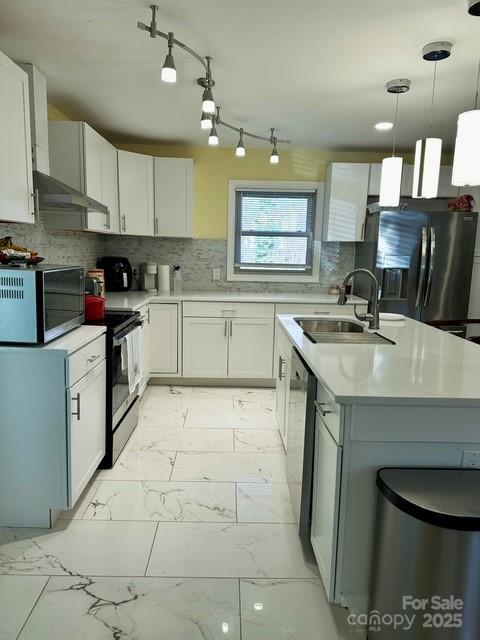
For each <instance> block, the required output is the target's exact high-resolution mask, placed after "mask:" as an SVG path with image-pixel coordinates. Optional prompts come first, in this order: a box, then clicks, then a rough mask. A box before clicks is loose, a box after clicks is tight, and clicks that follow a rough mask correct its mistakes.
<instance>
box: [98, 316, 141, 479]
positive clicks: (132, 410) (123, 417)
mask: <svg viewBox="0 0 480 640" xmlns="http://www.w3.org/2000/svg"><path fill="white" fill-rule="evenodd" d="M87 324H95V325H103V326H105V327H106V328H107V333H106V361H107V389H106V446H105V457H104V458H103V460H102V462H101V463H100V467H101V468H102V469H110V468H111V467H113V465H114V463H115V461H116V459H117V458H118V456H119V455H120V453H121V451H122V449H123V447H124V446H125V444H126V443H127V441H128V439H129V438H130V436H131V435H132V433H133V431H134V430H135V428H136V426H137V423H138V405H139V398H138V391H139V390H138V385H136V386H135V388H133V390H132V386H131V385H130V383H129V377H128V370H129V367H128V350H127V348H126V341H127V335H128V334H129V333H131V332H132V331H133V330H134V329H136V328H137V327H140V326H142V321H141V320H140V314H139V313H138V311H107V312H106V313H105V319H104V320H103V321H102V322H89V323H87Z"/></svg>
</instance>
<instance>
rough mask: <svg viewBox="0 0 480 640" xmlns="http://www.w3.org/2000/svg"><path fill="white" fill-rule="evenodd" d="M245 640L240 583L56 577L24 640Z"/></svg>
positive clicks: (23, 634)
mask: <svg viewBox="0 0 480 640" xmlns="http://www.w3.org/2000/svg"><path fill="white" fill-rule="evenodd" d="M65 638H68V639H69V640H86V639H88V640H114V639H116V640H160V639H165V640H166V639H168V640H220V639H222V640H224V639H225V638H227V639H230V640H240V624H239V595H238V581H237V580H225V579H220V580H215V579H199V578H197V579H186V580H179V579H169V578H51V579H50V582H49V583H48V586H47V588H46V589H45V591H44V593H43V594H42V597H41V598H40V601H39V603H38V605H37V606H36V607H35V610H34V612H33V613H32V615H31V617H30V619H29V620H28V623H27V625H26V626H25V628H24V630H23V632H22V634H21V636H20V640H47V639H48V640H65Z"/></svg>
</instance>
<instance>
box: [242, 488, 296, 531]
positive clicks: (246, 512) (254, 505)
mask: <svg viewBox="0 0 480 640" xmlns="http://www.w3.org/2000/svg"><path fill="white" fill-rule="evenodd" d="M237 512H238V522H286V523H287V522H290V523H294V522H295V516H294V513H293V508H292V503H291V500H290V491H289V489H288V484H280V483H278V482H273V483H272V482H252V483H248V484H237Z"/></svg>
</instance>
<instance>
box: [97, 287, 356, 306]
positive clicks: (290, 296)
mask: <svg viewBox="0 0 480 640" xmlns="http://www.w3.org/2000/svg"><path fill="white" fill-rule="evenodd" d="M185 301H192V302H195V301H197V302H223V301H225V302H265V303H270V304H289V303H290V304H337V301H338V295H333V296H332V295H329V294H328V293H243V292H228V291H203V292H190V291H185V292H182V293H181V294H180V295H174V294H173V293H166V294H157V293H148V292H146V291H126V292H125V293H123V292H119V293H115V292H112V293H107V300H106V306H107V309H110V310H111V311H120V310H122V311H123V310H128V311H138V309H140V307H142V306H143V305H145V304H148V303H149V302H185ZM362 303H363V304H365V300H363V299H362V298H358V297H356V296H350V298H349V300H348V304H362Z"/></svg>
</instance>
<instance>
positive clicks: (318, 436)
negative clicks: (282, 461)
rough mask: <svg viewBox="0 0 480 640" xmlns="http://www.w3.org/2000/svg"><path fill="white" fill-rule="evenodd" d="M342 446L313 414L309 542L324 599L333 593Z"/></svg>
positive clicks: (330, 598)
mask: <svg viewBox="0 0 480 640" xmlns="http://www.w3.org/2000/svg"><path fill="white" fill-rule="evenodd" d="M341 471H342V447H341V446H340V445H339V444H338V443H337V442H336V441H335V440H334V438H333V436H332V434H331V433H330V431H329V430H328V429H327V426H326V425H325V423H324V422H323V420H322V419H321V418H320V417H319V415H318V414H317V420H316V427H315V462H314V470H313V497H312V531H311V542H312V547H313V551H314V553H315V558H316V559H317V564H318V568H319V571H320V575H321V577H322V581H323V585H324V587H325V592H326V595H327V599H328V600H329V601H332V600H333V599H334V594H335V572H336V561H337V553H336V550H337V537H338V515H339V496H340V481H341Z"/></svg>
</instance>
